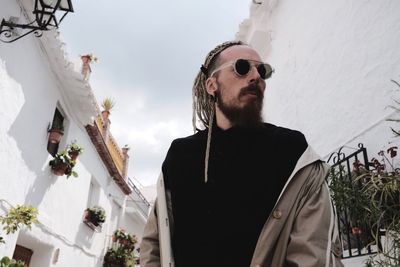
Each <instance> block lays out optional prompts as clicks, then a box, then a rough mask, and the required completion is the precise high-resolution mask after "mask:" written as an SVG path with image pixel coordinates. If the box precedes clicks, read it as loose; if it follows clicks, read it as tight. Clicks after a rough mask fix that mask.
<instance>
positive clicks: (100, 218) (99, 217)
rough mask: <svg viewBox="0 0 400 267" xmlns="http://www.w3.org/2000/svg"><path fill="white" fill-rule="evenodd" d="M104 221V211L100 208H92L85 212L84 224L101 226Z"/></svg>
mask: <svg viewBox="0 0 400 267" xmlns="http://www.w3.org/2000/svg"><path fill="white" fill-rule="evenodd" d="M105 221H106V211H105V210H104V209H103V208H102V207H100V206H93V207H91V208H87V209H86V210H85V222H87V223H92V224H93V225H94V226H95V227H97V226H101V225H102V224H103V223H104V222H105Z"/></svg>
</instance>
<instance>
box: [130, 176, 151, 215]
mask: <svg viewBox="0 0 400 267" xmlns="http://www.w3.org/2000/svg"><path fill="white" fill-rule="evenodd" d="M127 181H128V185H129V187H130V188H131V189H132V193H131V194H130V196H131V197H132V200H133V201H134V202H135V203H136V205H137V206H138V207H139V209H140V211H141V212H142V214H143V215H144V216H145V218H147V216H148V214H149V211H150V203H149V202H148V201H147V200H146V198H145V197H144V196H143V194H142V193H141V192H140V190H139V188H137V187H136V186H135V184H134V183H133V181H132V180H131V178H129V177H128V179H127Z"/></svg>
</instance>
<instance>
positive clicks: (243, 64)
mask: <svg viewBox="0 0 400 267" xmlns="http://www.w3.org/2000/svg"><path fill="white" fill-rule="evenodd" d="M230 66H232V67H233V70H234V71H235V73H236V75H238V76H240V77H241V76H246V75H247V74H249V72H250V71H251V68H252V67H253V66H255V67H256V69H257V71H258V74H259V75H260V77H261V79H263V80H266V79H268V78H270V77H271V75H272V73H273V72H274V69H272V67H271V65H269V64H268V63H263V62H260V61H257V60H251V59H241V58H239V59H236V60H235V61H233V62H232V61H231V62H227V63H225V64H222V65H221V66H220V67H219V68H217V69H215V70H214V71H213V72H212V73H211V75H210V77H212V76H213V75H214V74H215V73H216V72H217V71H220V70H222V69H225V68H228V67H230Z"/></svg>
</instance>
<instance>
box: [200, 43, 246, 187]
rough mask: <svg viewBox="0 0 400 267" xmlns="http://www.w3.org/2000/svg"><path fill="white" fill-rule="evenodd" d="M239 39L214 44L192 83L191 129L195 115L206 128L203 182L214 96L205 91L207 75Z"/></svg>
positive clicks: (206, 166)
mask: <svg viewBox="0 0 400 267" xmlns="http://www.w3.org/2000/svg"><path fill="white" fill-rule="evenodd" d="M244 44H245V43H243V42H241V41H228V42H225V43H222V44H220V45H218V46H216V47H215V48H214V49H213V50H211V51H210V52H209V53H208V55H207V56H206V60H205V62H204V64H203V65H202V66H201V68H200V71H199V73H198V74H197V76H196V79H195V80H194V84H193V91H192V97H193V114H192V124H193V130H194V132H196V130H197V127H196V116H197V118H198V119H199V120H200V122H201V123H202V124H203V126H204V127H205V128H208V135H207V146H206V154H205V158H204V182H206V183H207V181H208V161H209V156H210V144H211V133H212V125H213V122H214V114H215V97H214V96H211V95H210V94H208V93H207V90H206V80H207V78H208V77H209V75H210V74H211V73H212V72H213V71H214V69H216V67H217V66H218V63H219V54H220V53H221V52H222V51H224V50H225V49H227V48H228V47H231V46H235V45H244Z"/></svg>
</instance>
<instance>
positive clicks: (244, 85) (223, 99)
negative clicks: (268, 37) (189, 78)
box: [215, 45, 265, 126]
mask: <svg viewBox="0 0 400 267" xmlns="http://www.w3.org/2000/svg"><path fill="white" fill-rule="evenodd" d="M237 59H248V60H255V61H261V59H260V57H259V55H258V54H257V52H255V51H254V50H253V49H252V48H250V47H248V46H245V45H240V46H232V47H229V48H227V49H226V50H224V51H222V52H221V54H220V63H219V66H221V65H223V64H224V63H226V62H231V61H235V60H237ZM217 68H218V66H217ZM215 77H216V85H217V88H216V91H215V96H216V97H217V112H218V110H219V111H220V112H221V113H222V114H224V115H225V117H226V118H227V119H228V120H229V121H230V122H231V123H232V124H233V125H239V126H255V125H258V124H260V123H261V122H262V117H261V111H262V106H263V98H264V91H265V81H264V80H263V79H261V77H260V75H259V73H258V71H257V69H256V67H254V66H252V67H251V69H250V71H249V73H248V74H247V75H244V76H238V75H237V74H236V73H235V71H234V69H233V66H229V67H227V68H224V69H221V70H219V71H218V72H217V73H216V75H215Z"/></svg>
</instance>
